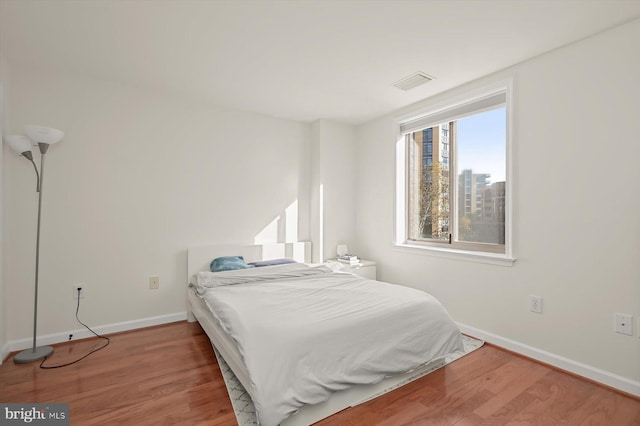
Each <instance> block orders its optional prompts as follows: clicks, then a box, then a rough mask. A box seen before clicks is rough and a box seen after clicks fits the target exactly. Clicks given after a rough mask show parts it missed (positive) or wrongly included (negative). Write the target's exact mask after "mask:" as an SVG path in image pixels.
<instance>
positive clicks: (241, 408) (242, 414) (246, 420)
mask: <svg viewBox="0 0 640 426" xmlns="http://www.w3.org/2000/svg"><path fill="white" fill-rule="evenodd" d="M462 343H463V345H464V351H462V352H454V353H451V354H449V355H447V356H446V357H445V362H444V364H442V365H438V366H435V367H433V368H432V369H429V370H426V371H421V372H420V373H419V374H416V375H415V376H411V377H409V378H407V380H405V381H404V382H402V383H399V384H397V385H395V386H393V387H390V388H389V389H385V390H384V391H383V392H380V394H378V395H375V396H374V397H372V398H375V397H377V396H380V395H382V394H385V393H387V392H389V391H392V390H393V389H396V388H398V387H400V386H403V385H406V384H407V383H409V382H412V381H414V380H416V379H419V378H420V377H422V376H425V375H427V374H429V373H431V372H433V371H435V370H437V369H439V368H441V367H444V366H445V365H447V364H449V363H451V362H453V361H455V360H457V359H459V358H461V357H463V356H465V355H467V354H468V353H471V352H473V351H475V350H476V349H478V348H480V347H482V345H484V342H483V341H482V340H477V339H473V338H471V337H468V336H464V335H463V336H462ZM213 349H214V352H215V354H216V358H217V359H218V365H219V366H220V371H221V372H222V377H223V378H224V383H225V385H226V386H227V392H229V398H230V399H231V405H233V410H234V411H235V413H236V420H237V421H238V425H240V426H245V425H257V424H258V421H257V420H256V411H255V408H254V407H253V401H251V397H250V396H249V394H248V393H247V391H246V390H245V388H244V387H243V386H242V384H240V381H239V380H238V379H237V378H236V375H235V374H233V371H231V368H229V366H228V365H227V363H226V361H225V360H224V358H222V356H221V355H220V353H218V350H217V349H216V348H215V347H214V348H213ZM363 402H364V401H363Z"/></svg>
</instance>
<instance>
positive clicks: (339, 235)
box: [311, 120, 358, 261]
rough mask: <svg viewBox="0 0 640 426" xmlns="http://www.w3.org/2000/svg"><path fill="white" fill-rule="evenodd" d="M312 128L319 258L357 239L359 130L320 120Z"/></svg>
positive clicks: (314, 231)
mask: <svg viewBox="0 0 640 426" xmlns="http://www.w3.org/2000/svg"><path fill="white" fill-rule="evenodd" d="M311 130H312V137H311V140H312V146H311V152H312V156H311V158H312V167H311V170H312V172H311V174H312V178H311V196H312V203H311V206H312V207H311V233H312V236H313V241H314V242H317V243H316V244H314V247H313V253H314V260H315V261H324V260H326V259H328V258H332V257H335V256H336V246H337V245H338V244H347V246H348V247H349V251H351V252H352V253H357V252H358V247H357V246H356V241H355V234H356V228H355V215H354V212H355V196H354V194H355V192H356V191H357V188H356V185H355V179H356V168H355V164H356V132H355V129H354V128H353V126H348V125H344V124H340V123H335V122H331V121H328V120H318V121H316V122H314V123H313V124H312V126H311Z"/></svg>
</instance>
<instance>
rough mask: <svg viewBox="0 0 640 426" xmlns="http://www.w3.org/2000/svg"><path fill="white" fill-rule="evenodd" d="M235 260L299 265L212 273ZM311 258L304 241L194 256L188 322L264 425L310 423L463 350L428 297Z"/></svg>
mask: <svg viewBox="0 0 640 426" xmlns="http://www.w3.org/2000/svg"><path fill="white" fill-rule="evenodd" d="M229 255H234V256H242V257H243V258H244V260H246V262H254V261H259V260H267V259H277V258H291V259H295V260H296V261H297V262H299V263H289V264H282V265H273V266H266V267H259V268H252V269H243V270H238V271H225V272H216V273H211V272H210V271H209V264H210V262H211V261H212V260H213V259H215V258H217V257H221V256H229ZM309 260H310V243H307V242H301V243H288V244H272V245H254V246H235V245H223V246H205V247H195V248H192V249H189V251H188V266H187V269H188V279H189V282H190V285H189V287H188V290H187V302H188V303H187V305H188V318H189V320H190V321H198V322H199V323H200V324H201V326H202V328H203V329H204V331H205V332H206V333H207V335H208V337H209V338H210V339H211V342H212V344H213V346H214V347H215V348H216V349H217V350H218V352H219V353H220V354H221V356H222V357H223V358H224V360H225V361H226V363H227V364H228V365H229V367H230V368H231V370H232V371H233V373H234V374H235V375H236V377H237V379H238V380H239V381H240V383H241V384H242V385H243V386H244V387H245V389H246V390H247V392H248V393H249V394H250V396H251V398H252V400H253V403H254V405H255V408H256V414H257V417H258V421H259V423H260V424H261V425H264V426H273V425H278V424H282V425H286V426H289V425H308V424H312V423H314V422H316V421H318V420H321V419H322V418H325V417H328V416H329V415H331V414H333V413H336V412H338V411H341V410H343V409H345V408H348V407H350V406H354V405H357V404H359V403H361V402H364V401H366V400H368V399H371V398H372V397H375V396H377V395H379V394H381V393H383V392H384V391H385V390H386V389H389V388H392V387H393V386H394V385H396V384H399V383H402V382H403V381H405V380H406V379H407V377H409V376H410V375H415V374H416V373H417V372H419V371H420V370H421V369H425V370H426V369H433V367H434V366H437V365H441V364H443V363H444V356H445V355H447V354H449V353H451V352H454V351H461V350H462V341H461V334H460V331H459V330H458V328H457V327H456V325H455V324H454V322H453V321H452V320H451V318H450V317H449V316H448V314H447V313H446V311H445V310H444V308H442V306H441V305H440V304H439V303H438V302H437V300H435V298H433V297H432V296H430V295H427V294H426V293H424V292H420V291H419V290H415V289H411V288H408V287H404V286H396V285H392V284H387V283H381V282H378V281H372V280H367V279H365V278H362V277H359V276H356V275H353V274H349V273H345V272H337V271H334V270H332V269H330V268H328V267H327V266H325V265H313V264H309ZM427 311H428V312H427Z"/></svg>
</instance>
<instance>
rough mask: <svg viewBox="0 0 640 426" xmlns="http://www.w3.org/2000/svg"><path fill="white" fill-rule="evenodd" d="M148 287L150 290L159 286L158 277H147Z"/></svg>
mask: <svg viewBox="0 0 640 426" xmlns="http://www.w3.org/2000/svg"><path fill="white" fill-rule="evenodd" d="M149 288H150V289H152V290H155V289H157V288H160V277H149Z"/></svg>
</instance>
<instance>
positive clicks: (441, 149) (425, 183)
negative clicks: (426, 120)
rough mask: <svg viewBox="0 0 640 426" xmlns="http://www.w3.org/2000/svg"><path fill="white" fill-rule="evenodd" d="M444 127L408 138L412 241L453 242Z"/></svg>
mask: <svg viewBox="0 0 640 426" xmlns="http://www.w3.org/2000/svg"><path fill="white" fill-rule="evenodd" d="M452 124H453V123H443V124H440V125H438V126H433V127H430V128H428V129H423V130H420V131H417V132H413V133H409V134H407V136H406V137H407V144H408V151H409V176H408V181H409V187H410V189H409V209H408V211H409V218H408V219H409V238H410V239H413V240H421V239H430V240H442V241H448V240H449V217H450V216H449V215H450V202H449V182H450V176H449V143H450V141H449V127H450V125H452Z"/></svg>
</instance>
